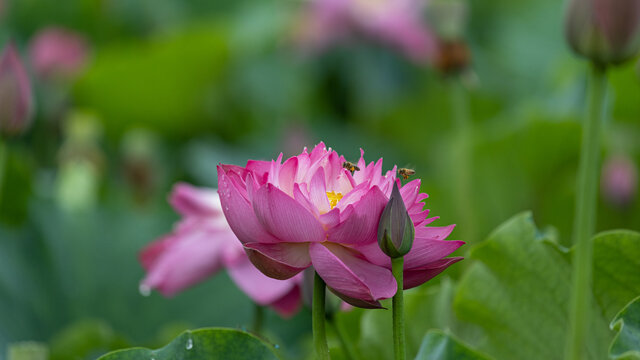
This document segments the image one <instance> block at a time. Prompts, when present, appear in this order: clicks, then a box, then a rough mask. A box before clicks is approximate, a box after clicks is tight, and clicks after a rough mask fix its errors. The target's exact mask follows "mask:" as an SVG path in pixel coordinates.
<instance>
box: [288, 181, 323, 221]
mask: <svg viewBox="0 0 640 360" xmlns="http://www.w3.org/2000/svg"><path fill="white" fill-rule="evenodd" d="M306 188H307V187H306V184H294V185H293V198H294V199H295V200H296V201H297V202H298V203H300V205H302V206H304V207H305V209H307V210H309V212H310V213H312V214H315V215H318V209H317V208H316V206H315V205H314V204H313V203H312V202H311V200H309V196H308V192H307V190H306Z"/></svg>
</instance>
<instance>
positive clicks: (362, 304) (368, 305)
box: [328, 287, 385, 309]
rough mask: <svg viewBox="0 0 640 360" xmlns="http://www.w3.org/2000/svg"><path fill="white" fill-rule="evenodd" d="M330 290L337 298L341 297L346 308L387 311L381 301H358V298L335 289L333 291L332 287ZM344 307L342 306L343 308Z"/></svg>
mask: <svg viewBox="0 0 640 360" xmlns="http://www.w3.org/2000/svg"><path fill="white" fill-rule="evenodd" d="M328 289H329V290H331V292H332V293H334V294H335V295H336V296H337V297H339V298H340V299H342V301H344V302H343V304H345V306H344V307H347V306H348V307H352V306H355V307H359V308H363V309H385V307H384V306H382V304H381V303H380V301H377V300H362V299H356V298H352V297H350V296H346V295H344V294H341V293H340V292H338V291H336V290H335V289H332V288H331V287H328ZM342 307H343V306H341V308H342Z"/></svg>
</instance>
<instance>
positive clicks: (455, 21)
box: [427, 0, 471, 74]
mask: <svg viewBox="0 0 640 360" xmlns="http://www.w3.org/2000/svg"><path fill="white" fill-rule="evenodd" d="M427 15H428V19H429V25H431V27H432V28H433V32H434V33H435V34H436V37H437V39H438V53H437V56H436V57H435V60H434V61H433V65H434V67H435V68H436V69H438V70H439V71H440V72H441V73H443V74H459V73H461V72H464V71H465V70H467V69H468V67H469V65H470V63H471V52H470V51H469V47H468V45H467V42H466V41H465V39H464V33H465V31H466V27H467V17H468V7H467V3H466V2H465V1H461V0H432V1H430V2H429V5H428V8H427Z"/></svg>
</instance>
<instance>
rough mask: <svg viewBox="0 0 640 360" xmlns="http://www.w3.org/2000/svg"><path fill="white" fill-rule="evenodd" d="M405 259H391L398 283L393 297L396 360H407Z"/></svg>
mask: <svg viewBox="0 0 640 360" xmlns="http://www.w3.org/2000/svg"><path fill="white" fill-rule="evenodd" d="M403 268H404V258H403V257H402V256H400V257H397V258H392V259H391V271H392V272H393V277H394V278H396V282H397V283H398V291H396V294H395V295H394V296H393V302H392V305H393V352H394V354H395V360H405V358H406V355H405V336H404V298H403V295H404V289H403V288H404V286H403V284H404V280H403Z"/></svg>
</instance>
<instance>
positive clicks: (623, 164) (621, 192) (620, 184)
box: [600, 155, 638, 207]
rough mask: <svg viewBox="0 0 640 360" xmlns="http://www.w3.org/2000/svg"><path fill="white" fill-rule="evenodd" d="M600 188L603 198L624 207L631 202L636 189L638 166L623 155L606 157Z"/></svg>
mask: <svg viewBox="0 0 640 360" xmlns="http://www.w3.org/2000/svg"><path fill="white" fill-rule="evenodd" d="M600 186H601V190H602V196H603V198H604V200H605V201H606V202H607V203H609V204H611V205H614V206H618V207H625V206H628V205H629V204H631V203H632V202H633V200H634V199H635V196H636V192H637V190H638V168H637V167H636V164H634V162H633V161H632V160H631V159H630V158H629V157H627V156H625V155H617V156H614V157H611V158H609V159H607V160H606V161H605V163H604V165H603V167H602V177H601V183H600Z"/></svg>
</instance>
